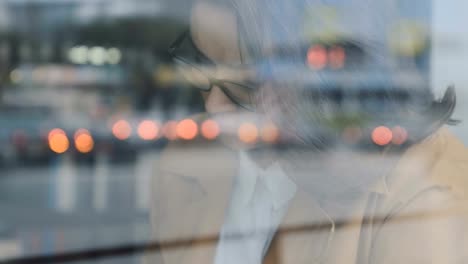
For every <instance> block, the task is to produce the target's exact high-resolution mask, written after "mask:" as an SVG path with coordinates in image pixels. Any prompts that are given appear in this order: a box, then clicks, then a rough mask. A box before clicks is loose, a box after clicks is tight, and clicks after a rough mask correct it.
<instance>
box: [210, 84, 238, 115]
mask: <svg viewBox="0 0 468 264" xmlns="http://www.w3.org/2000/svg"><path fill="white" fill-rule="evenodd" d="M205 94H206V95H205V96H204V99H205V109H206V111H207V112H209V113H220V112H230V111H234V110H236V109H237V107H236V105H235V104H234V103H233V102H231V100H230V99H229V98H228V97H227V96H226V95H225V94H224V92H223V91H221V90H220V89H219V88H218V87H213V89H211V91H210V92H206V93H205Z"/></svg>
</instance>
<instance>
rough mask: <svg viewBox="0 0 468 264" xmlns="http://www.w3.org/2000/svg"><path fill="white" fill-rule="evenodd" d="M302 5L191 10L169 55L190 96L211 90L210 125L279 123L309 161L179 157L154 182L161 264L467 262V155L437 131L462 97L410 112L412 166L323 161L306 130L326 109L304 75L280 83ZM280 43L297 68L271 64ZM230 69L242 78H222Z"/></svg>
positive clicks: (375, 158)
mask: <svg viewBox="0 0 468 264" xmlns="http://www.w3.org/2000/svg"><path fill="white" fill-rule="evenodd" d="M358 2H359V1H356V5H358ZM361 2H362V1H361ZM305 4H306V3H305V2H302V1H298V0H295V1H277V2H276V1H275V2H274V3H271V1H268V2H267V1H261V0H256V1H248V0H238V1H234V0H233V1H228V0H225V1H216V2H215V1H197V2H195V4H194V7H193V10H192V19H191V26H190V31H189V32H187V33H186V34H183V35H181V37H180V38H178V39H177V40H176V41H175V42H174V44H173V45H172V46H171V49H170V52H171V53H173V56H174V58H175V60H176V62H177V63H178V64H179V65H180V66H181V67H182V69H183V70H187V69H191V70H192V74H191V75H188V76H187V77H188V79H189V80H190V81H192V82H193V83H194V86H197V87H198V88H201V89H205V90H206V92H203V93H204V98H205V104H206V110H207V112H209V113H211V114H212V117H214V118H216V117H217V116H222V118H223V119H225V118H227V116H230V115H227V114H226V113H239V112H243V111H254V112H255V113H256V114H257V115H260V116H262V117H266V118H268V119H272V120H274V121H275V122H276V123H277V124H280V125H281V128H282V133H283V134H286V135H288V138H289V139H292V140H293V142H294V146H297V145H300V146H301V148H287V149H285V150H283V151H279V152H276V151H275V152H274V153H273V154H274V155H268V157H270V158H269V159H268V160H269V162H267V163H266V165H264V163H263V161H264V159H257V155H255V154H252V152H251V151H249V153H248V154H246V152H245V151H242V152H240V154H239V149H238V148H233V144H229V147H225V146H224V145H225V144H219V143H218V142H215V143H212V144H208V145H205V146H204V148H203V149H200V147H199V145H195V144H191V143H181V144H178V145H176V146H171V147H169V148H168V149H167V150H166V151H164V153H163V154H162V158H161V160H160V161H159V163H158V166H157V173H156V174H155V176H154V191H153V194H154V199H153V202H154V207H153V210H152V223H153V227H154V238H155V241H156V242H158V243H160V245H161V249H160V251H158V252H157V253H156V254H153V257H154V259H153V260H151V262H152V263H169V264H172V263H216V264H225V263H359V264H361V263H464V262H466V261H467V260H468V258H467V256H466V253H465V252H464V250H463V249H464V248H466V245H467V238H466V235H465V234H466V217H465V215H464V214H463V213H464V212H465V210H464V209H463V208H462V207H463V203H462V202H463V201H464V200H465V199H466V197H465V189H464V187H468V184H467V179H466V177H465V175H466V174H467V171H468V153H467V151H466V149H465V147H464V146H463V144H461V143H460V142H459V141H458V140H457V139H455V138H454V137H453V136H452V135H451V134H450V133H449V132H447V130H446V129H444V128H441V127H442V125H443V124H444V123H446V122H449V121H450V116H451V113H452V111H453V106H454V100H455V98H454V95H453V91H451V90H449V92H448V93H447V96H446V98H444V100H442V101H441V102H435V103H428V102H427V101H423V102H421V105H415V106H414V109H409V110H408V112H411V113H413V115H416V116H417V117H418V118H416V120H417V121H421V123H420V124H418V125H417V128H416V129H415V130H414V133H413V132H412V133H411V135H413V134H415V135H417V136H415V137H414V144H413V145H412V146H410V147H409V148H408V149H407V150H405V151H404V153H402V154H398V155H394V154H389V153H388V151H386V150H384V151H383V152H382V153H381V154H379V155H369V154H365V153H364V154H363V153H361V152H357V151H354V150H352V149H349V148H346V147H341V146H340V147H335V148H330V149H329V150H327V151H317V149H316V148H313V147H315V146H316V142H317V140H316V138H314V137H313V136H311V135H314V134H313V133H311V131H312V130H311V127H310V124H319V123H318V122H320V120H322V119H323V115H324V113H325V110H324V109H325V108H326V105H327V100H326V98H325V97H324V96H323V97H321V95H320V94H319V95H318V100H317V98H314V100H315V101H314V102H316V103H315V104H312V103H311V101H307V99H308V98H305V99H306V100H303V99H304V98H303V96H302V93H301V92H300V91H301V82H300V81H298V80H300V78H301V77H302V76H301V75H300V74H296V76H295V78H293V81H290V80H287V81H285V80H283V79H281V78H275V76H284V75H281V72H284V71H291V70H294V69H295V66H297V65H299V64H301V63H303V60H304V59H303V55H302V53H301V49H300V42H301V37H300V36H301V35H302V29H301V28H300V27H299V26H298V25H300V19H299V18H300V17H303V16H299V14H301V12H302V11H303V10H304V6H305ZM354 8H356V7H355V6H354ZM375 25H377V26H378V25H379V23H375ZM278 43H281V44H282V45H283V47H286V46H287V47H288V49H287V51H284V52H283V53H286V54H287V61H288V63H287V67H284V63H282V64H281V65H280V64H277V63H276V60H275V59H274V56H273V55H274V54H276V52H277V51H276V49H277V46H278ZM186 44H189V45H191V46H192V48H194V49H195V52H192V53H191V56H193V57H192V59H188V58H187V57H186V56H182V55H181V53H178V52H181V51H186V50H187V49H186V48H181V47H182V45H186ZM372 50H373V52H374V53H375V52H377V53H378V51H376V50H375V49H372ZM381 55H382V54H378V55H377V56H376V57H377V58H382V57H383V58H385V56H381ZM379 62H380V63H382V64H385V61H379ZM200 65H202V66H200ZM206 65H210V67H209V70H207V69H206V67H205V66H206ZM220 65H228V66H229V67H231V68H235V69H239V68H240V69H242V71H240V72H241V73H239V72H238V71H235V72H236V74H226V72H230V71H218V69H220V68H221V66H220ZM252 65H255V66H256V67H257V70H253V71H252V70H250V68H251V67H252ZM190 67H192V68H190ZM200 67H204V68H203V70H202V71H200V70H199V68H200ZM246 69H247V70H246ZM259 69H260V70H259ZM193 71H194V72H195V74H194V73H193ZM252 72H255V73H257V74H256V75H255V74H252ZM204 75H208V76H209V77H206V78H205V77H204ZM252 76H255V77H256V81H255V82H252V81H251V79H253V78H252ZM226 80H228V81H226ZM253 83H256V85H254V84H253ZM285 87H288V89H286V88H285ZM429 106H430V108H429ZM417 109H432V110H431V111H433V112H431V114H430V118H426V117H427V116H428V111H429V110H425V111H420V110H417ZM423 117H424V118H423ZM201 118H203V117H201ZM304 124H306V125H304ZM319 141H320V140H319ZM343 146H344V145H343ZM261 156H262V157H263V156H264V155H261ZM271 156H274V158H273V159H272V158H271ZM465 204H466V203H465Z"/></svg>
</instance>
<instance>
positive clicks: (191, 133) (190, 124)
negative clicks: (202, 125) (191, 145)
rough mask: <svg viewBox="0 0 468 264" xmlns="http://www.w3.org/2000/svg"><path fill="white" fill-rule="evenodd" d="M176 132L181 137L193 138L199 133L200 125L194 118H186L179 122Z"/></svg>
mask: <svg viewBox="0 0 468 264" xmlns="http://www.w3.org/2000/svg"><path fill="white" fill-rule="evenodd" d="M176 134H177V136H178V137H179V138H181V139H185V140H192V139H194V138H195V137H196V136H197V134H198V125H197V123H195V121H193V120H192V119H184V120H182V121H180V122H179V123H178V124H177V127H176Z"/></svg>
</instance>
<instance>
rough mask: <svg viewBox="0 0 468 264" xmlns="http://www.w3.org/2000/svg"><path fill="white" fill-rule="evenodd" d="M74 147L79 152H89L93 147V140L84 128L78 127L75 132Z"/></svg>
mask: <svg viewBox="0 0 468 264" xmlns="http://www.w3.org/2000/svg"><path fill="white" fill-rule="evenodd" d="M75 148H76V150H78V151H79V152H81V153H89V152H91V151H92V150H93V148H94V140H93V137H92V136H91V134H90V133H89V131H88V130H86V129H80V130H78V131H77V132H76V133H75Z"/></svg>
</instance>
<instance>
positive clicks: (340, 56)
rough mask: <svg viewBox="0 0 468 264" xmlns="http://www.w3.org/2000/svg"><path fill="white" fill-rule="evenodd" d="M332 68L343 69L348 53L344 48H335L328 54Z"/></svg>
mask: <svg viewBox="0 0 468 264" xmlns="http://www.w3.org/2000/svg"><path fill="white" fill-rule="evenodd" d="M328 59H329V64H330V67H332V68H334V69H339V68H343V66H344V65H345V60H346V53H345V50H344V49H343V48H342V47H338V46H335V47H333V48H331V49H330V51H329V53H328Z"/></svg>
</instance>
